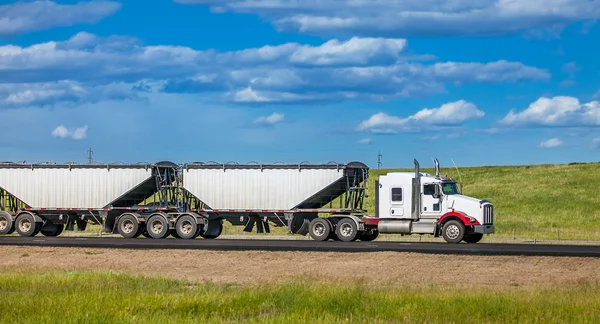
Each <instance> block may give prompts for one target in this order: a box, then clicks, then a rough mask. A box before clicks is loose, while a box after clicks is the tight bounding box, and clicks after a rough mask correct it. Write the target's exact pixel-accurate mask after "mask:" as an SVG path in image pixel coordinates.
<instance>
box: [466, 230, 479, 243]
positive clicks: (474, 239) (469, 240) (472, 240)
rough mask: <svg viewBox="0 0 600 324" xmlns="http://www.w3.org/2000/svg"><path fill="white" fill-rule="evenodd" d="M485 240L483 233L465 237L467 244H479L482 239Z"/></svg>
mask: <svg viewBox="0 0 600 324" xmlns="http://www.w3.org/2000/svg"><path fill="white" fill-rule="evenodd" d="M482 238H483V234H482V233H470V234H468V235H465V237H464V238H463V241H465V243H471V244H473V243H478V242H479V241H481V239H482Z"/></svg>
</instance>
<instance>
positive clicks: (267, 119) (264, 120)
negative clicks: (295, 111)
mask: <svg viewBox="0 0 600 324" xmlns="http://www.w3.org/2000/svg"><path fill="white" fill-rule="evenodd" d="M284 117H285V115H284V114H280V113H272V114H271V115H269V116H262V117H259V118H257V119H256V120H255V121H254V122H255V123H257V124H261V125H275V124H277V123H279V122H281V121H282V120H283V118H284Z"/></svg>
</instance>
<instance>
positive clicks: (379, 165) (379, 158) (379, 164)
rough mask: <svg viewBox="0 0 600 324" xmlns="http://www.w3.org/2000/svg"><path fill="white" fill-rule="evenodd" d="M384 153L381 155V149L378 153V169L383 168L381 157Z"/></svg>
mask: <svg viewBox="0 0 600 324" xmlns="http://www.w3.org/2000/svg"><path fill="white" fill-rule="evenodd" d="M382 156H383V155H381V151H379V153H378V154H377V169H378V170H379V169H381V157H382Z"/></svg>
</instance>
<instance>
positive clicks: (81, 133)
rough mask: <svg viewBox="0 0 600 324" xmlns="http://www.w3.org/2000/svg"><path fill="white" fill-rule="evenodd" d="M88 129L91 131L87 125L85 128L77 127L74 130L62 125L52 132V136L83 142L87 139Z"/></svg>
mask: <svg viewBox="0 0 600 324" xmlns="http://www.w3.org/2000/svg"><path fill="white" fill-rule="evenodd" d="M88 129H89V127H88V126H87V125H85V126H83V127H77V128H75V129H74V130H71V129H68V128H66V127H65V126H63V125H60V126H58V127H56V128H55V129H54V130H53V131H52V136H54V137H58V138H67V137H70V138H72V139H74V140H82V139H85V138H86V137H87V131H88Z"/></svg>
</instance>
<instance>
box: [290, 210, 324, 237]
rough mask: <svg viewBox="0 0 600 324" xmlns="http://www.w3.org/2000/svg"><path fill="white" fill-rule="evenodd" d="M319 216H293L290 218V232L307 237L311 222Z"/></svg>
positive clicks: (311, 214)
mask: <svg viewBox="0 0 600 324" xmlns="http://www.w3.org/2000/svg"><path fill="white" fill-rule="evenodd" d="M317 217H318V214H316V213H314V214H313V213H310V214H308V215H307V214H293V215H292V216H291V217H290V218H288V230H289V232H290V233H292V234H300V235H306V234H308V226H309V225H310V221H312V220H313V219H315V218H317Z"/></svg>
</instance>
